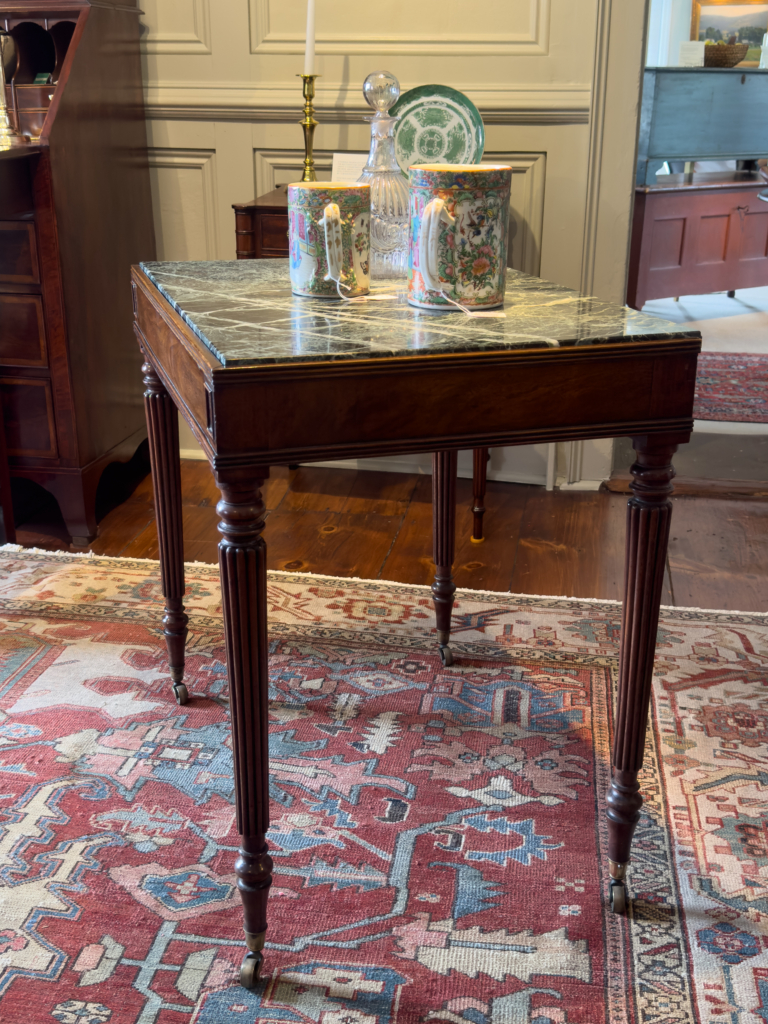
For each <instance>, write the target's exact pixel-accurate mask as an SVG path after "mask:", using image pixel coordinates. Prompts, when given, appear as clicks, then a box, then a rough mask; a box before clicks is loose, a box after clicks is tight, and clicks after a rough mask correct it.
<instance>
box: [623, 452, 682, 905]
mask: <svg viewBox="0 0 768 1024" xmlns="http://www.w3.org/2000/svg"><path fill="white" fill-rule="evenodd" d="M634 446H635V452H636V456H637V460H636V462H635V464H634V465H633V466H632V468H631V470H630V472H631V473H632V478H633V479H632V485H631V486H632V491H633V497H632V498H630V500H629V504H628V506H627V541H626V562H625V570H624V608H623V614H622V624H621V650H620V654H619V693H618V699H617V704H616V723H615V730H614V737H613V758H612V762H613V781H612V782H611V787H610V789H609V791H608V796H607V798H606V802H607V804H608V812H607V813H608V857H609V866H610V873H611V890H610V895H611V906H612V908H613V910H614V911H616V912H618V913H620V912H622V911H623V910H624V908H625V905H626V886H625V883H624V879H625V876H626V871H627V865H628V863H629V853H630V848H631V846H632V835H633V833H634V831H635V826H636V825H637V822H638V820H639V818H640V808H641V806H642V803H643V798H642V797H641V796H640V791H639V790H640V787H639V785H638V782H637V774H638V772H639V770H640V768H641V767H642V764H643V748H644V746H645V730H646V725H647V722H648V706H649V704H650V699H651V682H652V678H653V659H654V654H655V652H656V631H657V627H658V622H659V604H660V603H661V588H662V584H663V581H664V565H665V562H666V556H667V541H668V540H669V524H670V519H671V515H672V503H671V502H670V501H669V496H670V494H671V493H672V478H673V476H674V475H675V471H674V469H673V467H672V456H673V454H674V453H675V452H676V451H677V445H676V444H669V443H668V441H666V440H665V439H662V438H659V439H655V438H653V437H641V438H634Z"/></svg>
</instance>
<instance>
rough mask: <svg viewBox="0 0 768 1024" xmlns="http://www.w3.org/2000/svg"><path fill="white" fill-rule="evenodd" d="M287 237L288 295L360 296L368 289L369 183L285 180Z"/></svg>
mask: <svg viewBox="0 0 768 1024" xmlns="http://www.w3.org/2000/svg"><path fill="white" fill-rule="evenodd" d="M288 241H289V248H290V260H291V289H292V290H293V292H294V294H296V295H309V296H312V297H313V298H328V299H338V298H353V297H354V296H355V295H365V294H366V292H368V291H369V289H370V273H369V262H370V248H371V187H370V185H338V184H335V183H334V182H327V181H302V182H299V183H297V184H295V185H289V186H288Z"/></svg>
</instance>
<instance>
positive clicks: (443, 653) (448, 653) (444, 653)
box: [440, 644, 453, 668]
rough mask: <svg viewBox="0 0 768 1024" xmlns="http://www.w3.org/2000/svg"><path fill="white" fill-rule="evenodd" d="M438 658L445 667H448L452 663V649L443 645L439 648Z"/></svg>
mask: <svg viewBox="0 0 768 1024" xmlns="http://www.w3.org/2000/svg"><path fill="white" fill-rule="evenodd" d="M440 659H441V661H442V663H443V665H444V666H445V668H450V666H451V665H452V664H453V651H452V650H451V648H450V647H448V645H447V644H446V646H445V647H441V648H440Z"/></svg>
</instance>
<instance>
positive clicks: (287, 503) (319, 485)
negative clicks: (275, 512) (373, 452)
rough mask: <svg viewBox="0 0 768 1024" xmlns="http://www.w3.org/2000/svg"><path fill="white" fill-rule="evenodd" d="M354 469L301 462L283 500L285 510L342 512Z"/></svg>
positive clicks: (281, 506)
mask: <svg viewBox="0 0 768 1024" xmlns="http://www.w3.org/2000/svg"><path fill="white" fill-rule="evenodd" d="M356 476H357V471H356V470H354V469H325V468H323V467H319V466H300V467H299V468H298V469H297V470H295V471H294V473H293V475H292V478H291V483H290V488H289V490H288V491H287V493H286V494H285V496H284V498H283V500H282V502H281V503H280V510H281V511H282V512H343V511H344V506H345V504H346V501H347V498H348V497H349V493H350V491H351V490H352V487H353V485H354V482H355V477H356Z"/></svg>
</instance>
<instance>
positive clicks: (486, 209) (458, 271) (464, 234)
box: [408, 164, 512, 309]
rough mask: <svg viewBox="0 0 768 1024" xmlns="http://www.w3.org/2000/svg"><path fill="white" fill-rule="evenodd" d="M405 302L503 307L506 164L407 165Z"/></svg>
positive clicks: (432, 306)
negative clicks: (407, 236) (408, 186)
mask: <svg viewBox="0 0 768 1024" xmlns="http://www.w3.org/2000/svg"><path fill="white" fill-rule="evenodd" d="M408 179H409V184H410V238H409V249H408V302H409V303H410V304H411V305H412V306H421V307H423V308H426V309H454V308H455V306H454V303H460V304H461V305H462V306H465V307H467V308H468V309H492V308H494V307H498V306H501V305H502V304H503V302H504V287H505V284H506V276H507V235H508V227H509V190H510V184H511V181H512V168H511V167H509V166H507V165H504V164H467V165H458V164H456V165H451V164H426V165H424V166H420V167H410V168H409V170H408Z"/></svg>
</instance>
